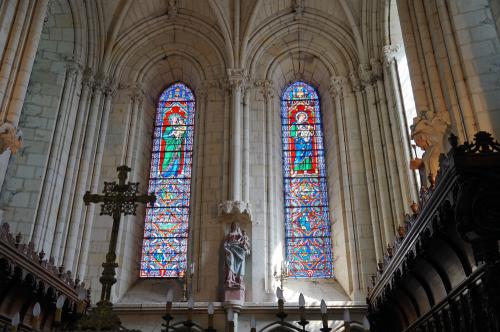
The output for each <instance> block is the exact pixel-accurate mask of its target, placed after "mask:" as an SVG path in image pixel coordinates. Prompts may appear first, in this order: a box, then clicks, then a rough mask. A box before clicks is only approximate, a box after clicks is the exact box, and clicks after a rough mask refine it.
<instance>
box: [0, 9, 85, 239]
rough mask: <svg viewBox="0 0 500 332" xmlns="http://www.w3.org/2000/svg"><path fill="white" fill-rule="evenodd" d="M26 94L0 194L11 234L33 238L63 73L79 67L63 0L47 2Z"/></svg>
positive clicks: (57, 111) (70, 20) (58, 104)
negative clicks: (16, 146)
mask: <svg viewBox="0 0 500 332" xmlns="http://www.w3.org/2000/svg"><path fill="white" fill-rule="evenodd" d="M49 8H50V9H49V14H48V16H47V22H46V23H45V24H44V28H43V31H42V35H41V39H40V45H39V48H38V51H37V56H36V60H35V63H34V66H33V72H32V74H31V78H30V83H29V86H28V92H27V95H26V99H25V102H24V105H23V109H22V113H21V117H20V119H19V129H20V130H21V131H22V133H23V134H22V137H23V145H24V146H23V148H22V150H20V151H19V152H18V153H17V154H16V155H14V156H12V157H11V161H10V163H9V167H8V170H7V175H6V179H5V182H4V185H3V187H2V192H1V194H0V195H1V203H0V204H1V206H0V208H1V209H2V210H4V213H3V216H4V220H6V221H9V222H10V223H11V224H12V230H13V232H15V233H17V232H21V233H22V234H23V235H24V236H27V237H29V236H31V234H32V232H33V225H34V219H35V217H36V213H37V206H38V203H39V200H40V191H41V189H42V188H41V187H42V182H43V179H44V177H45V174H46V167H47V161H48V156H49V154H50V153H51V151H54V150H55V149H57V147H54V146H52V145H51V143H52V139H53V135H54V131H55V125H56V119H57V118H58V117H62V116H64V114H60V113H59V112H60V103H61V98H62V94H63V87H64V83H65V80H66V75H67V74H66V73H68V75H70V73H71V72H72V71H74V70H77V68H76V67H75V64H74V63H72V62H71V59H72V54H73V43H74V36H73V22H72V17H71V14H70V13H69V8H68V3H67V1H63V0H62V1H53V2H51V3H50V6H49Z"/></svg>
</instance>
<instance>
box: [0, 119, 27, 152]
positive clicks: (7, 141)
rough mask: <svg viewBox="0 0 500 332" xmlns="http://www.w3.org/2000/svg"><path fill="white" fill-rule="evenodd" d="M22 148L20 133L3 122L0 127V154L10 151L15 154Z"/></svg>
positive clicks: (9, 124)
mask: <svg viewBox="0 0 500 332" xmlns="http://www.w3.org/2000/svg"><path fill="white" fill-rule="evenodd" d="M21 146H22V133H21V131H20V130H17V129H16V127H14V126H13V125H12V124H11V123H9V122H5V123H2V125H0V154H2V153H4V152H5V151H6V150H8V149H10V151H11V152H12V154H15V153H16V152H17V150H19V149H20V148H21Z"/></svg>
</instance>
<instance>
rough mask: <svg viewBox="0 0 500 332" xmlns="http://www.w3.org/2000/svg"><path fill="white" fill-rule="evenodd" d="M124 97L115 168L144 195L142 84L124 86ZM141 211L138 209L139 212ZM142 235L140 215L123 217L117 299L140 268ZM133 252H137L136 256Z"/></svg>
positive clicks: (120, 231) (142, 220)
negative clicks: (125, 171) (126, 172)
mask: <svg viewBox="0 0 500 332" xmlns="http://www.w3.org/2000/svg"><path fill="white" fill-rule="evenodd" d="M127 97H129V98H128V100H129V103H128V107H127V115H126V117H127V119H126V121H125V124H124V131H123V146H122V156H121V158H120V159H121V160H120V164H119V165H127V166H129V167H130V168H131V169H132V171H131V172H130V181H131V182H139V183H140V185H141V187H142V188H143V189H141V191H142V190H143V191H144V192H145V191H147V190H148V185H149V184H148V182H147V180H148V177H149V170H148V173H147V174H148V176H147V177H146V178H144V176H143V174H144V173H143V169H141V165H143V164H144V162H143V160H142V159H141V158H139V157H138V156H140V153H141V151H142V149H143V147H144V144H143V143H142V142H143V141H142V139H141V138H142V137H144V136H146V135H145V134H144V132H143V130H142V125H143V119H142V117H145V116H147V115H146V113H145V110H144V109H143V106H144V99H145V89H144V86H143V85H142V83H140V82H135V83H133V84H132V85H131V86H130V87H128V95H127ZM110 112H111V110H110ZM141 116H142V117H141ZM148 148H149V147H148ZM148 151H149V149H148ZM142 208H143V207H140V209H142ZM143 232H144V216H143V215H142V214H141V213H137V216H132V215H129V216H124V217H123V220H122V222H121V226H120V229H119V233H118V241H117V250H116V255H117V262H118V264H119V266H120V267H121V274H120V275H121V277H120V279H119V280H118V282H117V283H116V287H114V294H118V296H120V295H122V294H124V293H125V292H126V290H127V289H128V288H129V287H130V285H131V283H132V282H133V281H135V279H136V276H137V274H136V273H137V272H138V271H137V269H138V268H140V266H139V265H138V264H137V263H136V262H137V261H136V259H137V258H139V259H140V248H142V247H141V246H136V241H137V239H138V238H139V237H140V235H142V234H143ZM141 244H142V243H141ZM137 250H139V253H138V251H137ZM138 254H139V255H138Z"/></svg>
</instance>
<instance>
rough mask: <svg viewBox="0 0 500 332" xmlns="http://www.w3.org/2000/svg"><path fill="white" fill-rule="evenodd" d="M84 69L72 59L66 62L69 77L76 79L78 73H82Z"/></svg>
mask: <svg viewBox="0 0 500 332" xmlns="http://www.w3.org/2000/svg"><path fill="white" fill-rule="evenodd" d="M82 69H83V66H82V65H81V64H80V63H78V61H75V60H74V59H72V58H71V59H67V60H66V73H67V74H68V76H71V77H75V76H76V75H77V74H78V73H81V72H82Z"/></svg>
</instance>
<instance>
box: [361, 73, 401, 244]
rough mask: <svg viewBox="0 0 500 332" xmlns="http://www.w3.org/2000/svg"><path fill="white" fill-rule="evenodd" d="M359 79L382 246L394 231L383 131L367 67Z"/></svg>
mask: <svg viewBox="0 0 500 332" xmlns="http://www.w3.org/2000/svg"><path fill="white" fill-rule="evenodd" d="M359 78H360V80H361V82H362V84H363V86H364V90H363V92H364V97H365V102H366V112H367V114H368V117H367V120H368V123H367V125H368V127H367V128H369V135H368V139H369V142H370V145H369V146H370V148H371V149H370V152H371V156H370V157H371V159H372V160H373V165H372V171H373V179H374V183H375V188H376V190H375V197H376V202H377V204H376V208H377V209H378V210H379V216H380V220H381V223H380V227H381V230H382V235H383V237H382V238H383V240H384V241H383V242H384V244H388V243H391V242H392V241H393V240H394V236H395V234H396V230H395V229H394V225H393V221H392V220H393V218H392V212H391V201H390V197H389V187H388V183H387V170H386V167H387V165H386V160H385V158H384V154H385V153H384V142H383V140H382V133H381V132H382V130H383V129H382V123H381V119H380V112H379V109H378V105H377V100H376V96H375V89H376V85H375V84H376V83H375V77H374V75H373V72H372V70H371V69H370V66H369V65H367V64H361V65H360V66H359Z"/></svg>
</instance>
